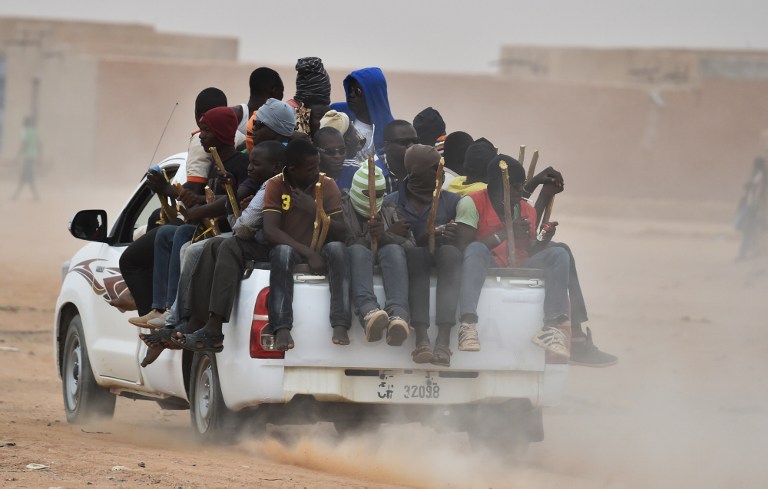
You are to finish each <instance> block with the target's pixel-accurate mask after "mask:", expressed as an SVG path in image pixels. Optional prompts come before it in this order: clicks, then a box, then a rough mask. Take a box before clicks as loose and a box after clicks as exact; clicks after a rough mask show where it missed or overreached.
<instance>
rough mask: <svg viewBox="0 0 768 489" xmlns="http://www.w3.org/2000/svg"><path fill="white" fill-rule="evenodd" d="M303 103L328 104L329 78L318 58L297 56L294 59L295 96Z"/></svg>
mask: <svg viewBox="0 0 768 489" xmlns="http://www.w3.org/2000/svg"><path fill="white" fill-rule="evenodd" d="M293 98H294V99H295V100H297V101H298V102H301V103H302V104H304V105H330V104H331V79H330V78H329V77H328V73H327V72H326V71H325V67H324V66H323V60H322V59H320V58H299V60H298V61H296V96H295V97H293Z"/></svg>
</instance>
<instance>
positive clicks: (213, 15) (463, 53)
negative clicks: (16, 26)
mask: <svg viewBox="0 0 768 489" xmlns="http://www.w3.org/2000/svg"><path fill="white" fill-rule="evenodd" d="M0 15H5V16H34V17H45V18H54V19H84V20H92V21H112V22H141V23H147V24H153V25H155V26H156V27H157V29H158V30H160V31H166V32H180V33H193V34H194V33H197V34H208V35H221V36H232V37H238V38H240V59H241V60H242V61H255V62H264V63H275V64H277V63H279V64H283V65H286V64H293V62H294V61H295V59H296V58H299V57H302V56H320V57H321V58H323V60H324V61H325V63H326V64H327V65H328V66H336V67H361V66H370V65H378V66H381V67H384V68H388V69H404V70H430V71H450V72H465V71H473V72H478V71H493V70H495V66H494V63H495V60H496V59H497V57H498V53H499V47H500V46H501V45H502V44H534V45H569V46H570V45H580V46H640V47H649V46H650V47H659V46H663V47H708V48H737V49H743V48H755V49H768V26H767V25H766V19H767V18H768V1H765V0H731V1H725V0H666V1H663V0H645V1H642V0H488V1H484V0H465V1H454V0H440V1H434V0H383V1H379V2H370V1H366V0H357V1H350V0H346V1H336V0H324V1H285V0H282V1H273V2H262V1H256V0H251V1H234V0H217V1H215V2H214V1H211V2H199V1H198V2H192V1H188V0H187V1H182V0H129V1H121V2H116V1H112V0H69V1H62V0H0Z"/></svg>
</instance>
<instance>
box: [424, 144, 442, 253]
mask: <svg viewBox="0 0 768 489" xmlns="http://www.w3.org/2000/svg"><path fill="white" fill-rule="evenodd" d="M444 166H445V159H443V158H440V163H439V164H438V166H437V173H436V174H435V190H434V191H432V208H431V209H429V218H428V219H427V238H428V247H429V253H430V254H432V255H434V254H435V219H436V218H437V205H438V203H439V202H440V191H441V190H442V188H443V179H442V174H443V167H444Z"/></svg>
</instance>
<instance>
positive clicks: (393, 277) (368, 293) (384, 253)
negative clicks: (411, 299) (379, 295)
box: [347, 244, 410, 324]
mask: <svg viewBox="0 0 768 489" xmlns="http://www.w3.org/2000/svg"><path fill="white" fill-rule="evenodd" d="M347 253H348V254H349V265H350V279H351V284H352V291H351V296H352V304H353V305H354V307H355V314H357V315H358V316H360V317H363V316H365V315H366V314H368V313H369V312H370V311H372V310H374V309H379V308H380V307H379V303H378V301H377V300H376V295H374V293H373V254H372V253H371V250H370V249H368V248H367V247H365V246H363V245H359V244H356V245H352V246H349V247H347ZM378 258H379V268H381V277H382V280H383V281H384V295H385V296H386V302H385V304H384V310H385V311H386V312H387V314H389V316H390V317H393V316H397V317H400V318H402V319H404V320H405V321H406V322H409V321H410V317H409V314H408V265H407V263H406V261H405V249H404V248H403V247H402V246H400V245H396V244H389V245H386V246H382V247H381V248H379V250H378ZM361 324H362V321H361Z"/></svg>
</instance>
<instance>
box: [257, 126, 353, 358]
mask: <svg viewBox="0 0 768 489" xmlns="http://www.w3.org/2000/svg"><path fill="white" fill-rule="evenodd" d="M319 162H320V158H319V157H318V152H317V149H315V147H314V146H312V143H310V142H309V141H306V140H303V139H296V140H294V141H291V142H290V144H288V148H287V150H286V166H285V169H284V170H283V173H281V174H280V175H277V176H275V177H273V178H271V179H270V180H269V181H268V182H267V188H266V193H265V197H264V215H263V219H264V237H265V238H266V240H267V242H269V243H270V244H272V245H273V246H274V248H272V251H271V252H270V261H271V262H272V266H271V273H270V277H269V286H270V292H269V322H270V324H271V325H272V328H273V331H274V332H275V348H276V349H277V350H281V351H285V350H290V349H291V348H293V347H294V343H293V337H292V336H291V328H292V327H293V267H294V265H295V264H296V263H300V262H302V261H306V262H307V263H308V264H309V268H310V271H311V272H312V273H317V274H322V273H327V275H328V282H329V286H330V291H331V313H330V320H331V327H332V328H333V342H334V343H335V344H337V345H347V344H349V336H348V330H349V327H350V326H351V324H352V317H351V313H350V307H349V270H348V265H347V256H346V248H345V245H344V240H345V239H346V235H347V228H346V225H345V224H344V218H343V216H342V211H341V193H340V192H339V189H338V187H337V186H336V183H335V182H334V181H333V180H332V179H331V178H328V177H326V176H323V177H322V178H323V201H322V202H321V203H319V204H317V203H316V202H315V200H314V198H313V196H314V192H315V183H317V182H318V179H319V178H320V174H319ZM317 205H322V206H323V209H324V210H325V212H326V214H327V215H328V216H330V225H329V227H330V229H329V232H328V241H330V242H329V243H327V244H325V245H324V246H323V244H322V243H319V246H317V247H315V249H313V248H311V247H310V246H311V244H312V243H311V242H312V234H313V229H314V227H313V226H314V222H315V215H316V212H317ZM320 247H322V248H321V249H319V250H318V248H320Z"/></svg>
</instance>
